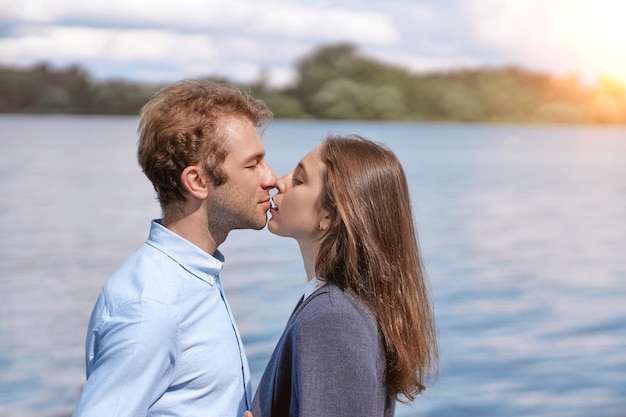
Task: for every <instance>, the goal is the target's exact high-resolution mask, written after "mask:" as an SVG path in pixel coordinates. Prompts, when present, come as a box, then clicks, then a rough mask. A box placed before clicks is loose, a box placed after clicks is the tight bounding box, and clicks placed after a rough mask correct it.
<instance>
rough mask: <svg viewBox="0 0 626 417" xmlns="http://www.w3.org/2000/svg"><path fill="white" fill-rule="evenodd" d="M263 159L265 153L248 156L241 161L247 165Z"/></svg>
mask: <svg viewBox="0 0 626 417" xmlns="http://www.w3.org/2000/svg"><path fill="white" fill-rule="evenodd" d="M263 158H265V152H257V153H255V154H253V155H248V156H247V157H246V158H245V159H244V160H243V161H244V162H245V163H248V162H251V161H256V160H261V159H263Z"/></svg>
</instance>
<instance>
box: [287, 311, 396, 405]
mask: <svg viewBox="0 0 626 417" xmlns="http://www.w3.org/2000/svg"><path fill="white" fill-rule="evenodd" d="M343 313H344V312H341V311H333V310H332V308H330V307H329V309H328V311H323V312H321V314H316V315H315V316H311V317H307V319H306V320H305V321H303V322H301V323H299V325H298V328H297V330H296V333H295V338H296V340H295V352H296V357H295V361H294V371H295V372H294V381H293V383H294V389H295V393H294V394H295V395H297V397H298V408H299V416H300V417H313V416H315V417H319V416H335V417H343V416H346V417H347V416H350V417H351V416H365V415H368V416H370V415H373V414H372V413H373V410H377V409H380V408H381V407H380V404H378V403H379V402H380V400H381V396H380V393H381V387H382V386H383V384H384V383H385V381H384V379H383V378H384V373H383V372H382V371H381V369H380V366H381V363H380V357H379V354H380V353H381V349H382V347H381V346H380V342H379V338H378V330H377V328H376V327H375V325H373V323H372V322H371V321H370V320H368V319H367V318H366V317H364V316H363V315H360V314H358V313H354V314H343Z"/></svg>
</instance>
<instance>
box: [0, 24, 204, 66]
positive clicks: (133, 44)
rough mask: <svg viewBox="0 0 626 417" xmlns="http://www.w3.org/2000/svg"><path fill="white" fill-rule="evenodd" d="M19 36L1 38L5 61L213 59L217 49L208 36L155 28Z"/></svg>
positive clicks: (40, 32)
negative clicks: (156, 29) (35, 59)
mask: <svg viewBox="0 0 626 417" xmlns="http://www.w3.org/2000/svg"><path fill="white" fill-rule="evenodd" d="M28 32H29V33H28V34H24V35H23V36H20V37H18V38H3V39H0V54H1V55H2V56H3V58H4V60H7V61H12V62H17V63H26V62H28V61H29V60H30V59H31V58H32V57H37V58H38V59H39V60H47V59H49V60H61V61H83V60H92V59H96V60H104V61H112V62H156V61H162V60H165V59H168V60H171V61H172V62H181V61H182V62H185V61H190V60H198V59H199V60H210V59H211V58H212V57H214V56H215V48H214V47H213V45H212V43H211V40H210V39H209V38H208V37H206V36H200V35H184V34H179V33H174V32H168V31H155V30H117V29H115V30H110V29H94V28H87V27H56V26H52V27H43V28H37V29H36V30H32V31H28Z"/></svg>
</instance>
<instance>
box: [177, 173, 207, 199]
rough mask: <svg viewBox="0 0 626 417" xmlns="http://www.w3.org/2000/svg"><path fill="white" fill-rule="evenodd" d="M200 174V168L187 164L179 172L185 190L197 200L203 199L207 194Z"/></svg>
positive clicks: (205, 185)
mask: <svg viewBox="0 0 626 417" xmlns="http://www.w3.org/2000/svg"><path fill="white" fill-rule="evenodd" d="M202 174H203V172H202V170H201V169H200V167H198V166H196V165H191V166H188V167H187V168H185V169H184V170H183V172H182V174H180V182H181V184H182V185H183V188H184V189H185V191H187V192H188V193H189V195H190V196H192V197H194V198H196V199H198V200H205V199H206V198H207V196H208V195H209V189H208V187H207V184H206V181H205V179H204V176H203V175H202Z"/></svg>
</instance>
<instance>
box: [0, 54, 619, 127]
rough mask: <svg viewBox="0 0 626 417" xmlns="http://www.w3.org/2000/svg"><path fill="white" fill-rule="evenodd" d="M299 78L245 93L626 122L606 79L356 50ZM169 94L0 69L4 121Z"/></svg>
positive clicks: (285, 104) (135, 103)
mask: <svg viewBox="0 0 626 417" xmlns="http://www.w3.org/2000/svg"><path fill="white" fill-rule="evenodd" d="M296 72H297V81H296V82H295V83H294V84H293V85H291V86H289V87H285V88H282V89H278V88H271V87H269V86H268V83H267V82H266V81H265V80H263V79H261V80H259V81H257V82H255V83H253V84H250V85H238V87H239V88H241V89H244V90H246V91H249V92H251V93H252V94H253V95H254V96H256V97H259V98H261V99H263V100H265V101H266V102H267V103H268V105H269V106H270V108H271V109H272V111H273V112H274V114H275V116H276V117H277V118H309V119H335V120H397V121H461V122H514V123H518V122H521V123H526V122H532V123H544V122H545V123H594V124H624V123H626V88H625V87H624V85H622V84H620V83H618V82H616V81H611V80H608V79H604V80H601V81H600V82H599V83H598V84H597V85H595V86H593V87H591V86H585V85H583V84H582V83H581V82H580V81H579V79H578V78H577V77H576V76H574V75H571V76H561V77H558V76H553V75H550V74H546V73H540V72H533V71H528V70H524V69H521V68H518V67H506V68H482V69H471V70H470V69H459V70H454V71H447V72H430V73H421V74H416V73H413V72H411V71H409V70H407V69H405V68H401V67H398V66H393V65H388V64H386V63H384V62H380V61H377V60H375V59H372V58H370V57H367V56H364V55H363V54H361V53H360V52H359V51H358V49H357V48H356V47H355V46H354V45H352V44H335V45H328V46H323V47H320V48H318V49H316V50H314V51H313V52H312V53H311V54H309V55H307V56H305V57H303V58H302V59H300V60H299V61H298V62H297V63H296ZM207 78H210V77H207ZM214 80H215V81H220V82H229V81H228V80H225V79H214ZM162 87H163V85H155V84H145V83H136V82H128V81H122V80H110V81H96V80H93V79H91V78H90V77H89V75H88V74H87V72H86V71H85V70H83V69H82V68H80V67H78V66H71V67H68V68H64V69H53V68H52V67H51V66H50V65H48V64H46V63H41V64H37V65H35V66H33V67H31V68H27V69H18V68H12V67H8V66H0V113H70V114H131V115H134V114H138V112H139V109H140V108H141V107H142V106H143V104H145V102H146V101H147V100H148V99H149V98H150V97H151V96H152V94H154V92H156V91H157V90H158V89H159V88H162Z"/></svg>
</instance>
